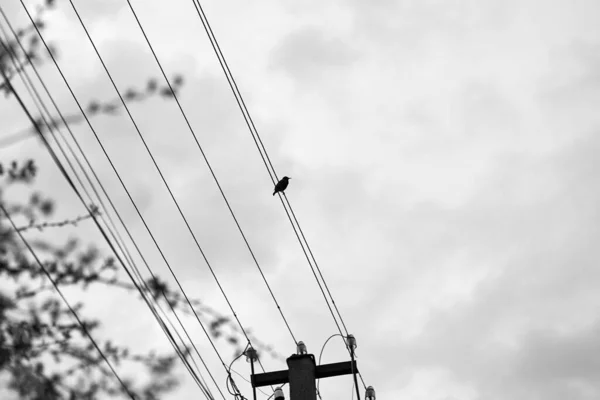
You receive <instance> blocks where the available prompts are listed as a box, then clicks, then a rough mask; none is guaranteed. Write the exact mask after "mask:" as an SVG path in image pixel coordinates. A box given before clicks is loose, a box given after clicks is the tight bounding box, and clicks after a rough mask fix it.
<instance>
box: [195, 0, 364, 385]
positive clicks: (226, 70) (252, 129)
mask: <svg viewBox="0 0 600 400" xmlns="http://www.w3.org/2000/svg"><path fill="white" fill-rule="evenodd" d="M192 2H193V3H194V7H195V8H196V11H197V13H198V16H199V18H200V21H201V22H202V25H203V27H204V30H205V31H206V34H207V35H208V37H209V40H210V42H211V45H212V47H213V50H214V51H215V54H216V55H217V59H218V61H219V64H220V65H221V68H222V69H223V72H224V73H225V77H226V78H227V81H228V83H229V86H230V88H231V90H232V92H233V94H234V97H235V99H236V102H237V103H238V106H239V108H240V110H241V111H242V115H243V117H244V120H245V121H246V124H247V125H248V129H249V130H250V134H251V135H252V138H253V139H254V143H255V144H256V146H257V149H258V151H259V154H260V156H261V158H262V160H263V163H264V164H265V167H266V168H267V172H268V173H269V176H270V178H271V181H272V183H273V184H275V183H277V182H278V180H279V179H278V178H277V174H276V172H275V168H274V167H273V164H272V163H271V160H270V158H269V155H268V153H267V150H266V148H265V146H264V144H263V142H262V139H261V138H260V135H259V133H258V130H257V129H256V126H255V124H254V121H253V120H252V117H251V115H250V113H249V111H248V109H247V107H246V104H245V102H244V99H243V97H242V95H241V92H240V91H239V89H238V86H237V83H236V82H235V79H234V77H233V74H232V73H231V70H230V69H229V66H228V64H227V61H226V60H225V57H224V55H223V53H222V51H221V48H220V46H219V44H218V41H217V39H216V37H215V35H214V33H213V31H212V28H211V27H210V23H209V22H208V19H207V17H206V14H205V12H204V10H203V8H202V5H201V4H200V1H199V0H192ZM263 153H264V154H263ZM271 171H272V172H271ZM280 199H281V202H282V205H283V207H284V209H285V211H286V214H287V216H288V219H289V220H290V223H291V225H292V227H293V229H294V232H295V234H296V237H297V238H298V241H299V243H300V246H301V247H302V250H303V252H304V255H305V256H306V258H307V260H308V263H309V266H310V268H311V270H312V272H313V274H314V276H315V279H316V281H317V284H318V285H319V288H320V290H321V292H322V294H323V297H324V298H325V302H326V303H327V307H328V308H329V311H330V312H331V315H332V317H333V319H334V322H335V324H336V326H337V327H338V330H339V331H340V334H341V335H343V333H342V330H341V328H340V326H339V324H338V322H337V318H336V315H335V314H334V312H333V310H332V308H331V306H330V305H329V300H328V299H327V296H326V295H325V292H324V290H323V287H322V286H321V283H320V282H319V279H318V278H317V275H316V273H315V268H313V266H312V264H311V260H310V258H312V263H314V265H315V267H316V270H317V271H318V273H319V276H320V277H321V280H322V281H323V286H324V287H325V290H326V291H327V294H328V295H329V297H330V299H331V302H332V304H333V307H334V308H335V310H336V313H337V315H338V317H339V320H340V322H341V323H342V326H343V327H344V330H345V332H346V335H348V329H347V328H346V325H345V323H344V320H343V318H342V315H341V313H340V312H339V309H338V307H337V305H336V304H335V300H334V299H333V296H332V294H331V291H330V290H329V287H328V286H327V283H326V281H325V278H324V277H323V274H322V272H321V269H320V268H319V266H318V264H317V262H316V259H315V257H314V255H313V253H312V250H311V249H310V246H309V244H308V241H307V240H306V237H305V236H304V232H303V231H302V228H301V227H300V223H299V222H298V219H297V218H296V215H295V213H294V211H293V209H292V206H291V203H290V202H289V200H288V198H287V196H286V195H285V193H284V194H283V197H281V196H280ZM284 199H285V203H284ZM286 204H287V207H288V208H289V212H288V210H287V208H286ZM290 212H291V216H290ZM294 223H295V224H294ZM295 225H297V227H298V231H299V232H300V235H298V231H297V230H296V227H295ZM300 236H302V240H304V244H305V245H306V249H307V250H308V253H309V254H310V258H309V256H308V254H307V253H306V250H305V249H304V244H303V242H302V240H301V239H300ZM361 380H362V376H361ZM363 385H364V386H365V388H366V385H365V383H364V381H363Z"/></svg>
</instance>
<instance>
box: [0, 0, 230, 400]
mask: <svg viewBox="0 0 600 400" xmlns="http://www.w3.org/2000/svg"><path fill="white" fill-rule="evenodd" d="M0 13H2V15H3V17H4V19H5V20H6V22H7V25H8V26H9V28H10V30H11V32H12V33H13V35H15V39H16V41H17V42H18V44H19V46H20V47H21V49H22V50H23V52H24V54H25V55H26V56H27V60H28V62H29V63H30V64H31V65H32V67H33V68H34V71H35V72H36V75H37V77H38V79H39V80H40V82H41V83H42V85H43V86H44V88H45V89H46V93H47V94H48V96H49V97H50V99H51V100H52V102H53V104H54V106H55V108H56V110H57V112H58V113H59V115H61V117H62V113H61V112H60V109H58V107H57V106H56V103H55V102H54V100H53V98H52V96H51V94H50V93H49V91H48V90H47V88H46V86H45V84H44V82H43V80H42V78H41V77H40V76H39V73H38V72H37V68H36V67H35V65H34V64H33V63H31V59H30V58H29V55H28V54H27V53H26V52H25V51H24V49H23V46H22V44H21V43H20V39H19V38H18V35H16V34H15V32H14V29H13V28H12V25H11V24H10V21H9V20H8V18H7V17H6V15H5V14H4V11H3V10H2V9H1V8H0ZM0 29H1V31H2V32H3V34H4V36H7V35H6V33H5V31H4V30H3V28H2V26H1V25H0ZM11 57H12V54H11ZM13 63H14V59H13ZM22 72H23V73H24V74H25V77H26V80H27V81H28V82H29V85H30V86H32V88H33V91H34V93H35V95H36V96H37V102H40V103H41V105H42V107H43V108H44V110H45V111H46V113H47V114H48V115H49V116H50V113H49V111H48V110H47V108H46V107H45V106H44V104H43V100H41V97H40V96H39V93H38V92H37V90H36V89H35V86H34V85H33V83H32V82H31V79H30V78H29V76H28V74H27V72H26V71H25V70H23V71H22ZM18 74H19V75H21V71H18ZM21 79H23V77H22V76H21ZM24 84H25V86H26V88H27V89H28V91H30V94H31V90H30V89H29V88H28V87H27V82H26V81H25V80H24ZM32 96H33V94H32ZM35 100H36V98H35V97H34V101H35ZM38 110H39V112H40V115H41V116H42V118H43V120H44V122H45V123H46V126H47V127H48V129H49V131H50V133H51V134H52V135H53V136H54V132H53V129H52V125H51V124H49V123H48V122H47V121H46V120H45V118H44V116H43V113H42V110H41V109H39V106H38ZM50 118H51V116H50ZM63 122H64V123H65V125H66V127H67V129H68V130H69V132H70V133H71V136H72V138H73V140H74V141H75V143H76V144H77V146H78V148H79V149H80V151H81V153H82V155H83V157H84V158H85V159H86V161H87V163H88V166H89V167H90V169H91V170H92V172H93V173H94V176H96V179H97V180H98V183H99V184H100V185H101V186H102V183H101V182H100V180H99V179H98V177H97V175H96V173H95V171H94V170H93V168H92V166H91V165H90V164H89V161H88V160H87V157H86V156H85V153H83V151H82V150H81V147H80V146H79V143H78V142H77V139H76V138H75V137H74V135H73V134H72V131H71V130H70V127H69V125H68V122H66V121H65V120H64V118H63ZM57 130H58V131H59V134H61V136H62V139H63V141H65V142H67V141H66V139H65V138H64V135H62V132H61V131H60V129H59V128H57ZM54 137H55V136H54ZM55 140H56V137H55ZM57 144H58V145H59V148H60V149H61V152H62V154H63V156H64V157H65V158H66V159H67V162H68V163H69V165H70V166H71V169H72V170H73V172H74V174H75V175H76V177H77V179H78V181H79V184H80V185H81V186H82V188H83V189H84V191H85V193H86V194H87V196H88V198H90V199H91V196H90V195H89V193H88V192H87V190H85V186H84V185H83V183H82V182H81V179H80V178H79V177H78V175H77V173H76V171H75V169H74V168H73V166H72V164H71V163H70V161H69V159H68V157H67V156H66V154H65V152H64V150H63V149H62V146H60V143H59V142H58V141H57ZM67 144H68V142H67ZM69 150H70V151H71V153H72V155H73V156H74V157H75V159H76V160H77V161H79V160H78V158H77V156H76V154H75V153H74V152H73V150H72V148H71V147H69ZM79 166H80V168H81V169H82V170H83V172H84V174H85V173H86V171H85V169H84V167H83V166H82V165H81V162H79ZM86 177H87V178H88V182H89V184H90V185H91V186H92V188H93V189H95V188H94V186H93V182H91V179H90V178H89V176H88V175H87V174H86ZM102 189H103V190H104V187H103V186H102ZM94 191H95V190H94ZM95 193H96V195H97V196H98V198H99V199H100V201H101V197H100V196H99V195H98V193H97V191H95ZM104 193H105V195H106V196H107V198H108V200H109V202H110V203H111V205H112V207H113V210H114V211H115V213H116V214H117V216H118V217H119V220H120V221H121V223H122V224H123V227H124V228H125V230H126V231H127V233H128V235H129V237H130V239H131V240H132V242H133V244H134V245H135V247H136V249H137V250H138V253H139V254H140V256H141V257H142V259H143V261H144V263H145V264H146V267H147V268H148V271H149V272H150V274H151V275H152V278H153V279H155V280H156V277H155V276H154V274H153V272H152V270H151V269H150V267H149V265H148V263H147V262H146V261H145V259H144V257H143V254H142V253H141V252H140V250H139V248H138V246H137V244H136V243H135V240H134V239H133V237H132V236H131V234H130V232H129V230H128V228H127V226H126V225H125V224H124V222H123V220H122V218H121V216H120V214H119V213H118V211H117V210H116V208H115V207H114V204H113V203H112V201H111V199H110V197H109V196H108V194H107V193H106V191H105V190H104ZM102 204H103V203H102ZM103 206H104V204H103ZM104 207H105V206H104ZM105 208H106V207H105ZM107 214H108V213H107ZM108 216H109V217H110V214H108ZM100 218H102V217H100ZM112 226H113V228H114V229H115V230H116V231H117V234H118V230H117V229H116V226H115V225H114V222H113V223H112ZM108 230H109V232H111V234H112V236H113V239H114V240H115V242H116V243H117V245H118V247H119V248H120V250H121V251H122V252H123V253H124V254H125V258H126V260H127V261H128V263H129V265H130V267H132V269H134V271H135V272H136V274H137V276H138V278H139V279H140V281H141V282H142V285H143V286H145V289H146V290H147V291H148V292H150V289H149V288H148V286H147V284H146V282H145V281H144V279H143V278H142V276H141V274H140V272H139V270H138V269H137V267H136V266H135V263H134V262H133V259H132V257H131V254H130V253H129V251H128V250H127V249H126V247H125V251H124V250H123V247H121V243H119V240H117V239H116V238H115V236H114V233H112V231H111V230H110V227H109V228H108ZM119 239H120V241H121V242H123V246H124V241H123V240H122V238H121V237H120V235H119ZM162 295H163V297H164V298H165V301H166V302H167V304H168V305H169V306H170V308H171V311H172V312H173V314H174V315H175V317H176V318H177V320H178V322H179V324H180V325H181V327H182V328H183V330H184V332H185V334H186V336H187V337H188V339H189V341H190V343H191V344H192V347H193V348H194V350H195V352H196V354H197V356H198V358H199V359H200V360H201V361H202V363H203V364H204V366H205V368H206V369H207V371H208V373H209V374H211V373H210V370H208V367H207V366H206V364H205V363H204V360H203V358H202V356H201V355H200V353H199V351H198V349H197V347H196V345H195V344H194V342H193V341H192V339H191V337H190V335H189V333H188V332H187V330H186V328H185V326H184V325H183V323H182V322H181V320H180V319H179V316H178V315H177V312H176V311H175V309H174V308H173V305H172V304H171V302H170V301H169V300H168V298H167V297H166V295H165V293H164V291H162ZM156 306H158V308H159V309H160V310H161V311H162V312H163V314H164V315H165V317H166V313H165V312H164V310H162V308H161V306H160V304H158V303H156ZM157 318H159V317H157ZM166 319H167V321H168V322H169V323H170V324H171V326H173V324H172V323H171V322H170V321H169V320H168V317H166ZM161 328H163V330H165V329H166V328H165V327H163V326H162V324H161ZM175 331H176V332H177V333H178V331H177V330H175ZM165 333H166V334H167V337H168V338H169V336H171V335H170V333H168V332H166V331H165ZM178 334H179V333H178ZM170 338H171V339H172V336H171V337H170ZM180 338H181V336H180ZM182 342H183V340H182ZM172 344H173V346H174V348H175V350H176V352H177V353H178V355H179V356H180V358H181V359H182V362H183V363H184V364H185V366H186V368H187V369H188V370H189V371H190V373H192V375H193V377H194V378H195V380H196V381H197V383H198V381H199V380H200V381H202V383H203V384H204V386H205V387H206V383H205V382H204V380H203V378H202V374H201V372H200V371H199V369H198V366H197V365H196V368H197V369H198V374H199V375H200V378H199V379H198V377H197V375H196V372H194V371H193V370H192V368H191V366H190V365H189V363H188V362H187V359H186V358H185V356H183V354H182V353H181V351H180V350H179V348H178V346H177V344H176V342H173V343H172ZM192 360H193V358H192ZM193 361H194V363H195V360H193ZM211 377H212V376H211ZM213 381H214V378H213ZM214 383H215V385H217V384H216V381H214ZM217 388H219V387H218V385H217ZM201 389H203V390H205V388H202V387H201ZM219 390H220V388H219ZM221 394H222V393H221ZM211 397H212V395H211ZM223 397H224V396H223Z"/></svg>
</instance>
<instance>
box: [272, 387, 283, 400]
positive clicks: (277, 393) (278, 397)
mask: <svg viewBox="0 0 600 400" xmlns="http://www.w3.org/2000/svg"><path fill="white" fill-rule="evenodd" d="M273 397H274V398H275V400H285V396H284V395H283V390H281V388H280V387H278V388H277V389H275V394H274V395H273Z"/></svg>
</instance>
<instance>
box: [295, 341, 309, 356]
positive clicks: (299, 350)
mask: <svg viewBox="0 0 600 400" xmlns="http://www.w3.org/2000/svg"><path fill="white" fill-rule="evenodd" d="M296 353H297V354H306V353H307V351H306V345H305V344H304V342H298V344H297V345H296Z"/></svg>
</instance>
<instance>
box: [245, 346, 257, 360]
mask: <svg viewBox="0 0 600 400" xmlns="http://www.w3.org/2000/svg"><path fill="white" fill-rule="evenodd" d="M245 354H246V361H248V362H252V361H257V360H258V353H257V352H256V350H255V349H254V347H252V346H250V347H248V349H247V350H246V353H245Z"/></svg>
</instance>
